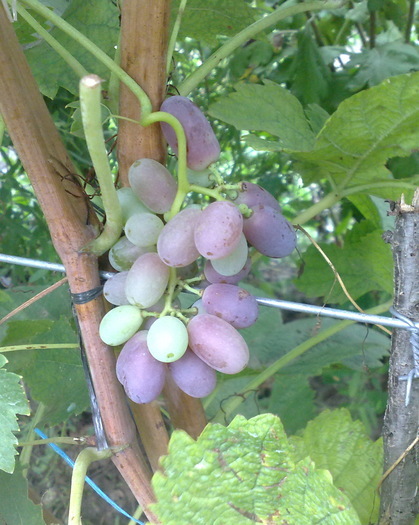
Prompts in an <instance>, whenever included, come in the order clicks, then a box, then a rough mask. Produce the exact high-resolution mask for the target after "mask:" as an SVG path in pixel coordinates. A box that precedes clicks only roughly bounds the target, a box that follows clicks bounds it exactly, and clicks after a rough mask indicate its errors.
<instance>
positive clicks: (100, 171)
mask: <svg viewBox="0 0 419 525" xmlns="http://www.w3.org/2000/svg"><path fill="white" fill-rule="evenodd" d="M101 83H102V80H101V79H100V78H99V77H98V76H97V75H87V76H85V77H83V78H82V79H81V81H80V108H81V116H82V121H83V128H84V134H85V138H86V143H87V148H88V150H89V153H90V157H91V159H92V163H93V167H94V168H95V171H96V176H97V179H98V182H99V186H100V190H101V194H102V202H103V207H104V208H105V211H106V224H105V227H104V229H103V232H102V233H101V234H100V235H99V237H97V238H96V239H94V240H93V241H91V242H89V243H88V244H87V245H86V246H85V247H84V248H83V249H82V251H83V252H90V253H93V254H95V255H98V256H99V255H102V254H103V253H105V252H106V251H107V250H109V248H111V247H112V246H113V245H114V244H115V243H116V241H117V240H118V239H119V237H120V235H121V231H122V225H123V218H122V210H121V205H120V203H119V200H118V196H117V193H116V190H115V186H114V183H113V179H112V172H111V167H110V165H109V160H108V154H107V151H106V148H105V140H104V136H103V130H102V113H101V103H100V97H101Z"/></svg>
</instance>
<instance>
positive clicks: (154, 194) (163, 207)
mask: <svg viewBox="0 0 419 525" xmlns="http://www.w3.org/2000/svg"><path fill="white" fill-rule="evenodd" d="M128 178H129V182H130V184H131V188H132V190H133V192H134V193H135V195H137V197H138V198H139V199H140V200H141V201H142V202H143V203H144V204H145V205H146V206H147V207H148V208H150V210H151V211H154V212H155V213H165V212H166V211H169V210H170V208H171V206H172V204H173V201H174V200H175V196H176V192H177V184H176V181H175V179H174V178H173V177H172V175H171V174H170V172H169V171H168V170H167V169H166V168H165V167H164V166H163V165H162V164H160V163H159V162H157V161H156V160H153V159H140V160H137V161H136V162H134V164H133V165H132V166H131V167H130V169H129V171H128Z"/></svg>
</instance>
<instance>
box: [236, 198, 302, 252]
mask: <svg viewBox="0 0 419 525" xmlns="http://www.w3.org/2000/svg"><path fill="white" fill-rule="evenodd" d="M243 232H244V234H245V236H246V239H247V240H248V242H249V243H250V244H251V245H252V246H253V247H254V248H256V250H258V252H260V253H262V254H263V255H267V256H268V257H286V256H287V255H289V254H290V253H291V252H292V251H293V250H294V248H295V246H296V240H297V239H296V235H295V230H294V228H293V227H292V224H291V223H290V222H289V221H287V219H286V218H285V217H284V216H283V215H282V214H281V213H280V212H279V211H278V210H274V209H273V208H271V207H270V206H263V205H258V206H255V207H254V208H253V215H251V216H250V217H249V218H248V219H245V220H244V221H243Z"/></svg>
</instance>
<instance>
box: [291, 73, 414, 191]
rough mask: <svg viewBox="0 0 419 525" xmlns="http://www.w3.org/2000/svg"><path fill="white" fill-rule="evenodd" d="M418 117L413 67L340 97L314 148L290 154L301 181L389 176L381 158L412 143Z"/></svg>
mask: <svg viewBox="0 0 419 525" xmlns="http://www.w3.org/2000/svg"><path fill="white" fill-rule="evenodd" d="M418 118H419V73H412V74H409V75H402V76H399V77H393V78H390V79H388V80H386V81H385V82H383V83H382V84H380V85H379V86H376V87H374V88H371V89H369V90H366V91H362V92H361V93H358V94H356V95H353V96H352V97H350V98H349V99H346V100H345V101H344V102H342V103H341V104H340V106H339V107H338V109H337V110H336V112H335V113H334V114H333V115H332V116H331V117H330V118H329V119H328V120H327V121H326V123H325V125H324V127H323V129H322V130H321V132H320V133H319V135H318V136H317V139H316V143H315V146H314V149H313V150H312V151H310V152H297V151H294V152H293V153H292V155H293V156H294V157H295V158H297V159H298V160H299V161H300V163H299V168H300V170H301V172H302V175H303V177H304V179H305V181H306V183H311V182H315V181H319V180H321V179H324V178H329V179H333V181H334V183H335V184H336V185H337V186H338V187H339V188H345V187H349V186H353V185H357V184H366V183H368V184H371V182H374V180H378V179H382V180H391V174H390V172H389V170H388V169H387V167H386V166H385V164H386V161H387V160H388V159H389V158H391V157H395V156H400V157H405V156H408V155H410V154H411V152H412V150H414V149H415V148H417V144H418V142H419V128H418V126H417V121H418Z"/></svg>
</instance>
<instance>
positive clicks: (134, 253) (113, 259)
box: [109, 236, 156, 272]
mask: <svg viewBox="0 0 419 525" xmlns="http://www.w3.org/2000/svg"><path fill="white" fill-rule="evenodd" d="M155 251H156V248H155V247H154V246H145V247H140V246H135V244H132V242H131V241H129V240H128V239H127V238H126V237H125V236H124V237H121V238H120V239H119V240H118V241H117V242H116V243H115V244H114V245H113V246H112V248H111V249H110V250H109V262H110V264H111V266H112V268H114V269H115V270H117V271H118V272H123V271H125V270H129V269H130V268H131V266H132V265H133V263H134V262H135V261H136V260H137V259H138V257H140V256H141V255H144V254H145V253H149V252H155Z"/></svg>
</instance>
